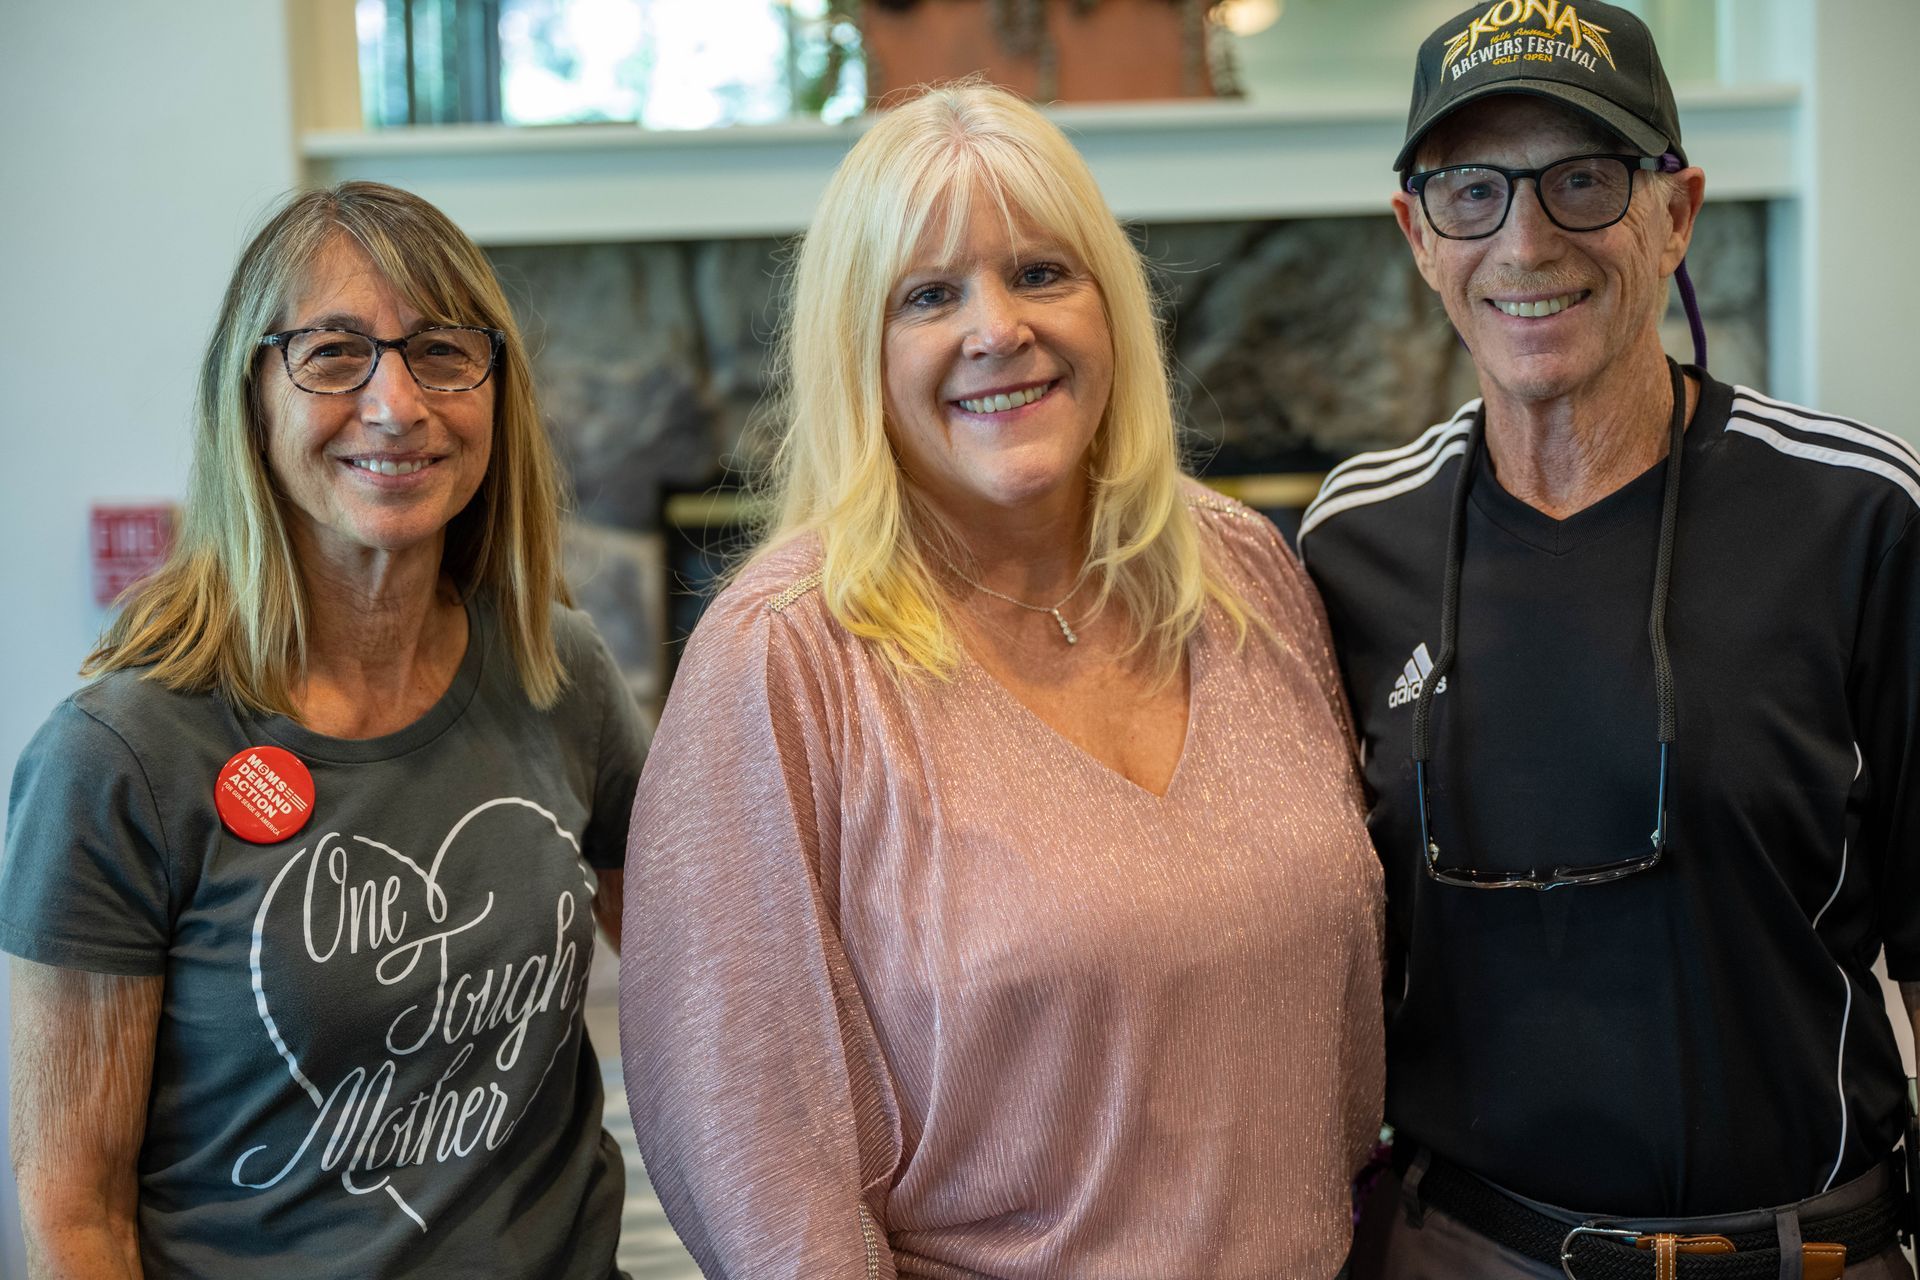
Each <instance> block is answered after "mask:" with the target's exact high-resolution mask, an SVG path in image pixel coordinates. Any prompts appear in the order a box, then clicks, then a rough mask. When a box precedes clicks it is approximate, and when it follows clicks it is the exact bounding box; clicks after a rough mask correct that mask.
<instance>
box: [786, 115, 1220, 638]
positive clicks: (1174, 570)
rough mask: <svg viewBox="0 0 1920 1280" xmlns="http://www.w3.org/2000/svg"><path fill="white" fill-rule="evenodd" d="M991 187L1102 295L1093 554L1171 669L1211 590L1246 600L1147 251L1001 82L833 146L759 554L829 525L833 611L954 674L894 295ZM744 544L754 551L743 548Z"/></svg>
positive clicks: (807, 254)
mask: <svg viewBox="0 0 1920 1280" xmlns="http://www.w3.org/2000/svg"><path fill="white" fill-rule="evenodd" d="M976 190H979V191H984V192H986V193H988V194H989V195H990V196H991V198H992V199H993V200H994V201H995V203H996V204H997V205H998V207H999V209H1000V211H1001V212H1002V213H1003V214H1004V215H1006V217H1007V219H1008V222H1009V225H1010V226H1011V225H1012V223H1013V220H1014V215H1015V212H1016V211H1017V212H1018V214H1020V215H1023V216H1024V217H1025V218H1027V219H1029V220H1031V222H1033V223H1034V224H1036V225H1037V226H1038V227H1040V228H1041V229H1042V230H1043V231H1044V232H1045V234H1047V235H1048V236H1050V237H1053V238H1055V239H1058V240H1059V241H1062V242H1063V243H1064V244H1065V246H1066V247H1067V248H1069V249H1070V250H1071V251H1072V252H1073V253H1074V254H1075V255H1076V256H1077V257H1079V259H1080V260H1081V262H1082V263H1083V264H1084V265H1085V267H1086V269H1087V270H1088V272H1089V273H1090V274H1091V276H1092V278H1093V280H1094V281H1095V283H1096V284H1097V285H1098V286H1099V290H1100V295H1101V298H1102V301H1103V304H1104V306H1105V311H1106V319H1107V326H1108V329H1109V331H1110V333H1111V337H1112V343H1113V388H1112V392H1111V394H1110V397H1109V399H1108V402H1107V407H1106V411H1105V414H1104V416H1103V419H1102V421H1101V423H1100V425H1099V428H1098V430H1097V431H1096V433H1095V436H1094V441H1093V444H1092V447H1091V449H1090V450H1089V454H1088V458H1087V467H1088V471H1089V476H1088V479H1089V482H1090V483H1089V489H1090V511H1089V519H1088V528H1087V540H1088V546H1087V567H1088V572H1089V575H1090V580H1091V583H1092V585H1094V586H1095V587H1096V589H1097V595H1096V599H1097V602H1098V603H1099V604H1100V605H1105V604H1106V603H1107V602H1108V600H1109V599H1110V598H1115V597H1117V598H1118V600H1119V602H1120V603H1121V605H1122V606H1123V608H1124V611H1125V613H1126V615H1127V617H1128V618H1129V619H1130V620H1131V622H1132V624H1133V628H1134V641H1133V648H1134V649H1136V650H1137V649H1141V648H1144V649H1145V650H1146V651H1147V653H1148V655H1149V657H1150V659H1151V661H1152V664H1153V666H1154V668H1155V670H1156V671H1158V672H1159V673H1160V674H1161V675H1163V676H1167V675H1171V674H1173V673H1174V672H1175V671H1177V669H1178V666H1179V662H1180V657H1181V653H1182V651H1183V649H1184V646H1185V644H1186V641H1187V638H1188V637H1189V636H1190V635H1191V634H1192V633H1193V632H1194V630H1195V629H1196V628H1197V627H1198V626H1199V625H1200V621H1201V618H1202V617H1203V616H1204V614H1205V612H1206V609H1207V606H1208V602H1209V601H1212V602H1214V603H1217V604H1218V605H1220V606H1221V607H1222V608H1223V609H1224V610H1225V612H1226V613H1227V615H1228V616H1229V618H1230V619H1231V620H1232V621H1233V623H1234V625H1235V627H1236V629H1237V630H1238V632H1239V634H1240V636H1241V637H1243V638H1244V636H1245V634H1246V629H1247V624H1248V613H1247V610H1246V608H1245V605H1244V604H1243V603H1242V602H1241V600H1240V599H1239V597H1238V595H1237V594H1236V593H1235V592H1234V591H1233V590H1232V588H1231V587H1230V586H1228V585H1227V583H1226V582H1225V580H1224V579H1223V578H1222V577H1221V576H1220V574H1219V573H1218V571H1217V570H1216V569H1215V567H1214V566H1212V565H1211V564H1210V563H1208V562H1207V559H1206V557H1205V556H1204V555H1203V553H1202V550H1201V546H1200V540H1199V537H1198V534H1197V532H1196V530H1195V527H1194V522H1193V519H1192V517H1191V515H1190V514H1189V512H1188V511H1187V507H1186V503H1185V501H1184V500H1183V497H1182V494H1181V485H1182V473H1181V470H1180V462H1179V446H1178V441H1177V439H1176V432H1175V427H1174V421H1173V410H1172V405H1171V400H1170V387H1169V383H1168V377H1167V369H1166V364H1165V360H1164V357H1163V355H1162V352H1161V347H1160V329H1159V321H1158V317H1157V316H1156V314H1155V311H1154V304H1153V295H1152V291H1151V289H1150V286H1149V283H1148V279H1147V270H1146V264H1145V262H1144V261H1143V260H1142V258H1141V256H1140V253H1139V251H1138V250H1137V249H1135V247H1134V245H1133V242H1132V241H1131V240H1130V239H1129V238H1128V236H1127V234H1126V232H1125V230H1124V229H1123V228H1122V227H1121V226H1120V224H1119V222H1118V221H1117V220H1116V219H1115V218H1114V216H1113V214H1112V212H1111V211H1110V210H1109V209H1108V208H1107V204H1106V201H1105V199H1104V198H1103V197H1102V196H1101V194H1100V189H1099V187H1098V186H1097V185H1096V184H1095V182H1094V179H1093V174H1092V173H1091V172H1090V171H1089V170H1088V169H1087V166H1086V162H1085V161H1084V160H1082V159H1081V158H1080V154H1079V153H1078V152H1077V151H1075V150H1074V149H1073V145H1072V144H1071V143H1069V142H1068V141H1067V139H1066V137H1065V135H1063V134H1062V133H1061V132H1060V130H1059V129H1058V128H1056V127H1055V126H1054V125H1053V124H1052V123H1050V122H1049V121H1048V120H1047V119H1046V118H1045V117H1044V116H1042V115H1041V114H1040V113H1039V112H1038V111H1037V110H1035V109H1034V108H1033V107H1031V106H1029V105H1028V104H1027V103H1025V102H1023V101H1021V100H1020V99H1019V98H1017V97H1015V96H1014V95H1013V94H1011V93H1008V92H1006V91H1005V90H1002V89H998V88H994V87H992V86H990V85H987V84H983V83H979V82H962V83H959V84H951V85H943V86H937V87H935V88H933V89H931V90H930V91H928V92H927V93H925V94H924V95H923V96H921V97H919V98H916V99H914V100H913V101H911V102H908V103H907V104H906V105H904V106H900V107H897V108H895V109H893V110H890V111H888V112H886V113H884V114H883V115H882V116H881V117H880V119H879V120H878V121H877V122H876V123H875V124H874V126H873V127H872V128H871V129H870V130H869V131H868V132H867V134H866V136H865V137H863V138H861V139H860V141H859V142H858V143H856V144H855V145H854V147H853V149H852V150H851V151H850V152H849V153H848V155H847V157H846V159H845V160H844V161H842V162H841V164H840V167H839V169H838V170H837V171H836V172H835V173H834V175H833V179H832V181H831V182H830V183H829V184H828V186H827V190H826V193H825V195H824V196H823V197H822V198H821V201H820V206H819V209H818V211H817V212H816V213H815V215H814V219H813V226H812V228H811V230H809V231H808V233H807V235H806V238H805V240H804V241H803V242H802V244H801V247H800V252H799V258H798V262H797V264H796V266H795V270H794V276H793V305H792V309H791V313H790V319H789V322H788V325H787V328H786V330H785V332H784V333H783V335H782V337H781V342H780V351H779V361H780V365H781V367H782V370H783V372H784V373H785V375H786V376H785V379H784V382H785V390H784V392H783V394H782V398H781V399H780V400H779V401H778V402H777V403H776V405H775V408H774V412H773V414H772V421H773V423H774V426H775V429H776V430H777V431H778V433H779V438H778V443H777V448H776V450H775V452H774V454H773V456H772V459H771V463H770V465H769V467H768V468H767V472H766V474H765V475H764V476H763V477H762V478H761V485H760V487H761V488H762V489H763V490H764V491H766V493H767V495H768V497H769V498H770V499H771V501H770V504H769V506H770V510H771V514H770V517H769V522H770V523H769V526H768V529H767V530H766V532H765V535H764V537H763V539H762V541H761V544H760V547H759V549H758V551H757V552H756V553H755V555H754V556H753V557H752V558H751V559H753V560H757V559H759V558H762V557H764V556H765V555H767V554H769V553H770V552H771V551H772V550H773V549H774V548H776V547H778V546H780V545H782V544H783V543H786V542H787V541H789V540H790V539H792V538H795V537H798V536H802V535H813V536H817V537H818V538H819V539H820V542H821V545H822V549H823V553H824V559H823V562H822V565H821V590H822V592H823V594H824V599H825V602H826V604H827V607H828V609H829V610H830V611H831V612H832V614H833V616H834V617H835V619H836V620H838V621H839V622H840V623H841V625H843V626H845V627H846V628H847V629H848V630H850V631H852V632H853V633H854V634H856V635H859V636H862V637H864V638H866V639H868V640H871V641H873V642H874V643H876V644H878V645H879V646H880V647H881V648H882V650H883V651H884V652H885V654H886V656H887V658H888V659H889V660H890V661H891V662H892V663H893V664H894V666H895V667H896V668H897V669H899V670H901V671H903V672H907V671H922V672H926V673H930V674H933V675H937V676H939V675H946V674H948V673H949V672H950V671H951V670H952V667H953V665H954V663H955V661H956V659H957V658H958V656H959V651H958V642H957V640H956V638H955V636H954V634H953V632H952V629H951V627H950V625H949V623H948V621H947V618H946V615H945V613H944V611H943V609H942V607H941V605H940V600H941V593H940V589H939V586H938V579H937V576H936V574H935V572H934V565H935V564H936V563H937V559H936V557H939V556H943V555H948V554H950V553H951V552H952V551H954V550H956V549H957V548H956V547H955V546H954V543H953V541H952V537H951V531H949V530H946V529H944V528H943V527H942V525H941V524H940V522H939V521H938V519H937V518H936V517H934V515H933V513H932V512H931V511H930V510H929V509H928V508H927V507H926V504H925V503H924V501H922V500H921V499H920V498H919V497H918V495H917V494H916V492H915V491H914V490H913V488H912V486H911V485H910V484H909V482H908V480H907V478H906V476H905V474H904V473H903V472H902V470H901V468H900V467H899V465H898V464H897V463H896V461H895V459H894V455H893V451H892V448H891V446H890V444H889V441H888V436H887V430H886V421H885V416H886V415H885V407H884V393H883V378H884V370H883V368H882V339H883V327H884V319H885V316H886V312H887V299H888V297H889V295H890V293H891V292H892V290H893V289H894V287H895V285H896V283H897V282H898V280H899V279H900V277H901V275H902V273H903V272H904V271H905V270H907V268H908V266H909V258H910V256H911V255H912V254H913V253H914V252H915V250H916V248H917V247H918V246H919V245H920V243H921V240H922V237H923V236H926V235H929V234H943V235H944V236H945V238H946V240H947V241H948V242H949V244H948V245H947V250H946V255H945V256H946V257H947V258H951V256H952V252H953V249H954V248H955V247H956V246H957V242H958V240H959V237H960V235H961V233H962V232H963V231H964V229H965V227H966V223H967V216H966V205H967V202H968V201H969V200H970V199H971V198H972V196H973V193H974V192H975V191H976ZM750 562H751V560H750Z"/></svg>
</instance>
